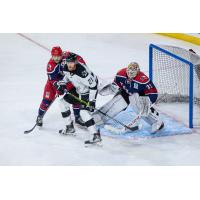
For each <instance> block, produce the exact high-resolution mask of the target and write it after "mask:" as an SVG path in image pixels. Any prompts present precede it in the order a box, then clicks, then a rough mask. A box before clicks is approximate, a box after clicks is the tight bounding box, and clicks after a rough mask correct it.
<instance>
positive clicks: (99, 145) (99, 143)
mask: <svg viewBox="0 0 200 200" xmlns="http://www.w3.org/2000/svg"><path fill="white" fill-rule="evenodd" d="M84 145H85V147H86V148H88V147H89V148H91V147H103V143H102V141H101V142H93V143H88V144H85V143H84Z"/></svg>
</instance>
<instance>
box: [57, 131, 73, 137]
mask: <svg viewBox="0 0 200 200" xmlns="http://www.w3.org/2000/svg"><path fill="white" fill-rule="evenodd" d="M59 134H60V135H62V136H72V137H75V136H76V132H73V133H67V134H64V133H62V132H60V131H59Z"/></svg>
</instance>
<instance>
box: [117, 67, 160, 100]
mask: <svg viewBox="0 0 200 200" xmlns="http://www.w3.org/2000/svg"><path fill="white" fill-rule="evenodd" d="M126 69H127V68H123V69H121V70H120V71H118V73H117V75H116V76H115V80H114V83H115V84H116V85H118V86H119V87H120V88H121V89H123V90H124V91H125V92H126V93H127V94H128V95H132V94H133V93H138V94H139V95H140V96H145V95H147V96H149V98H150V100H151V102H152V103H154V102H155V101H156V99H157V97H158V92H157V89H156V87H155V85H154V84H153V82H152V81H151V80H150V79H149V78H148V77H147V76H146V75H145V74H144V73H143V72H139V73H138V74H137V75H136V77H135V78H134V79H132V80H129V79H128V77H127V74H126Z"/></svg>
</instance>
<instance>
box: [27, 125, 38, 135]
mask: <svg viewBox="0 0 200 200" xmlns="http://www.w3.org/2000/svg"><path fill="white" fill-rule="evenodd" d="M36 126H37V123H35V125H34V126H33V128H31V129H30V130H27V131H24V134H28V133H30V132H32V131H33V130H34V129H35V127H36Z"/></svg>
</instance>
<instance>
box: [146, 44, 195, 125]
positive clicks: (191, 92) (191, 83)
mask: <svg viewBox="0 0 200 200" xmlns="http://www.w3.org/2000/svg"><path fill="white" fill-rule="evenodd" d="M154 49H156V50H157V51H160V52H162V53H164V54H166V55H168V56H170V57H171V58H174V59H176V60H178V61H180V62H182V63H184V64H186V65H188V67H189V81H188V84H189V85H188V88H189V94H188V95H189V96H188V98H185V97H184V96H183V97H182V98H183V99H184V100H186V101H188V103H189V107H188V109H189V112H188V113H189V116H188V118H189V122H188V124H189V127H190V128H193V127H194V124H193V114H194V64H193V63H192V62H190V61H188V60H187V59H185V58H183V57H181V56H179V55H176V54H174V53H172V52H170V51H169V50H167V49H164V48H162V47H161V45H159V46H158V45H155V44H150V45H149V78H150V79H151V80H152V81H153V76H154V75H153V74H154V72H153V71H154V69H153V68H154V66H153V59H154V58H153V50H154ZM158 92H159V91H158Z"/></svg>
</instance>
